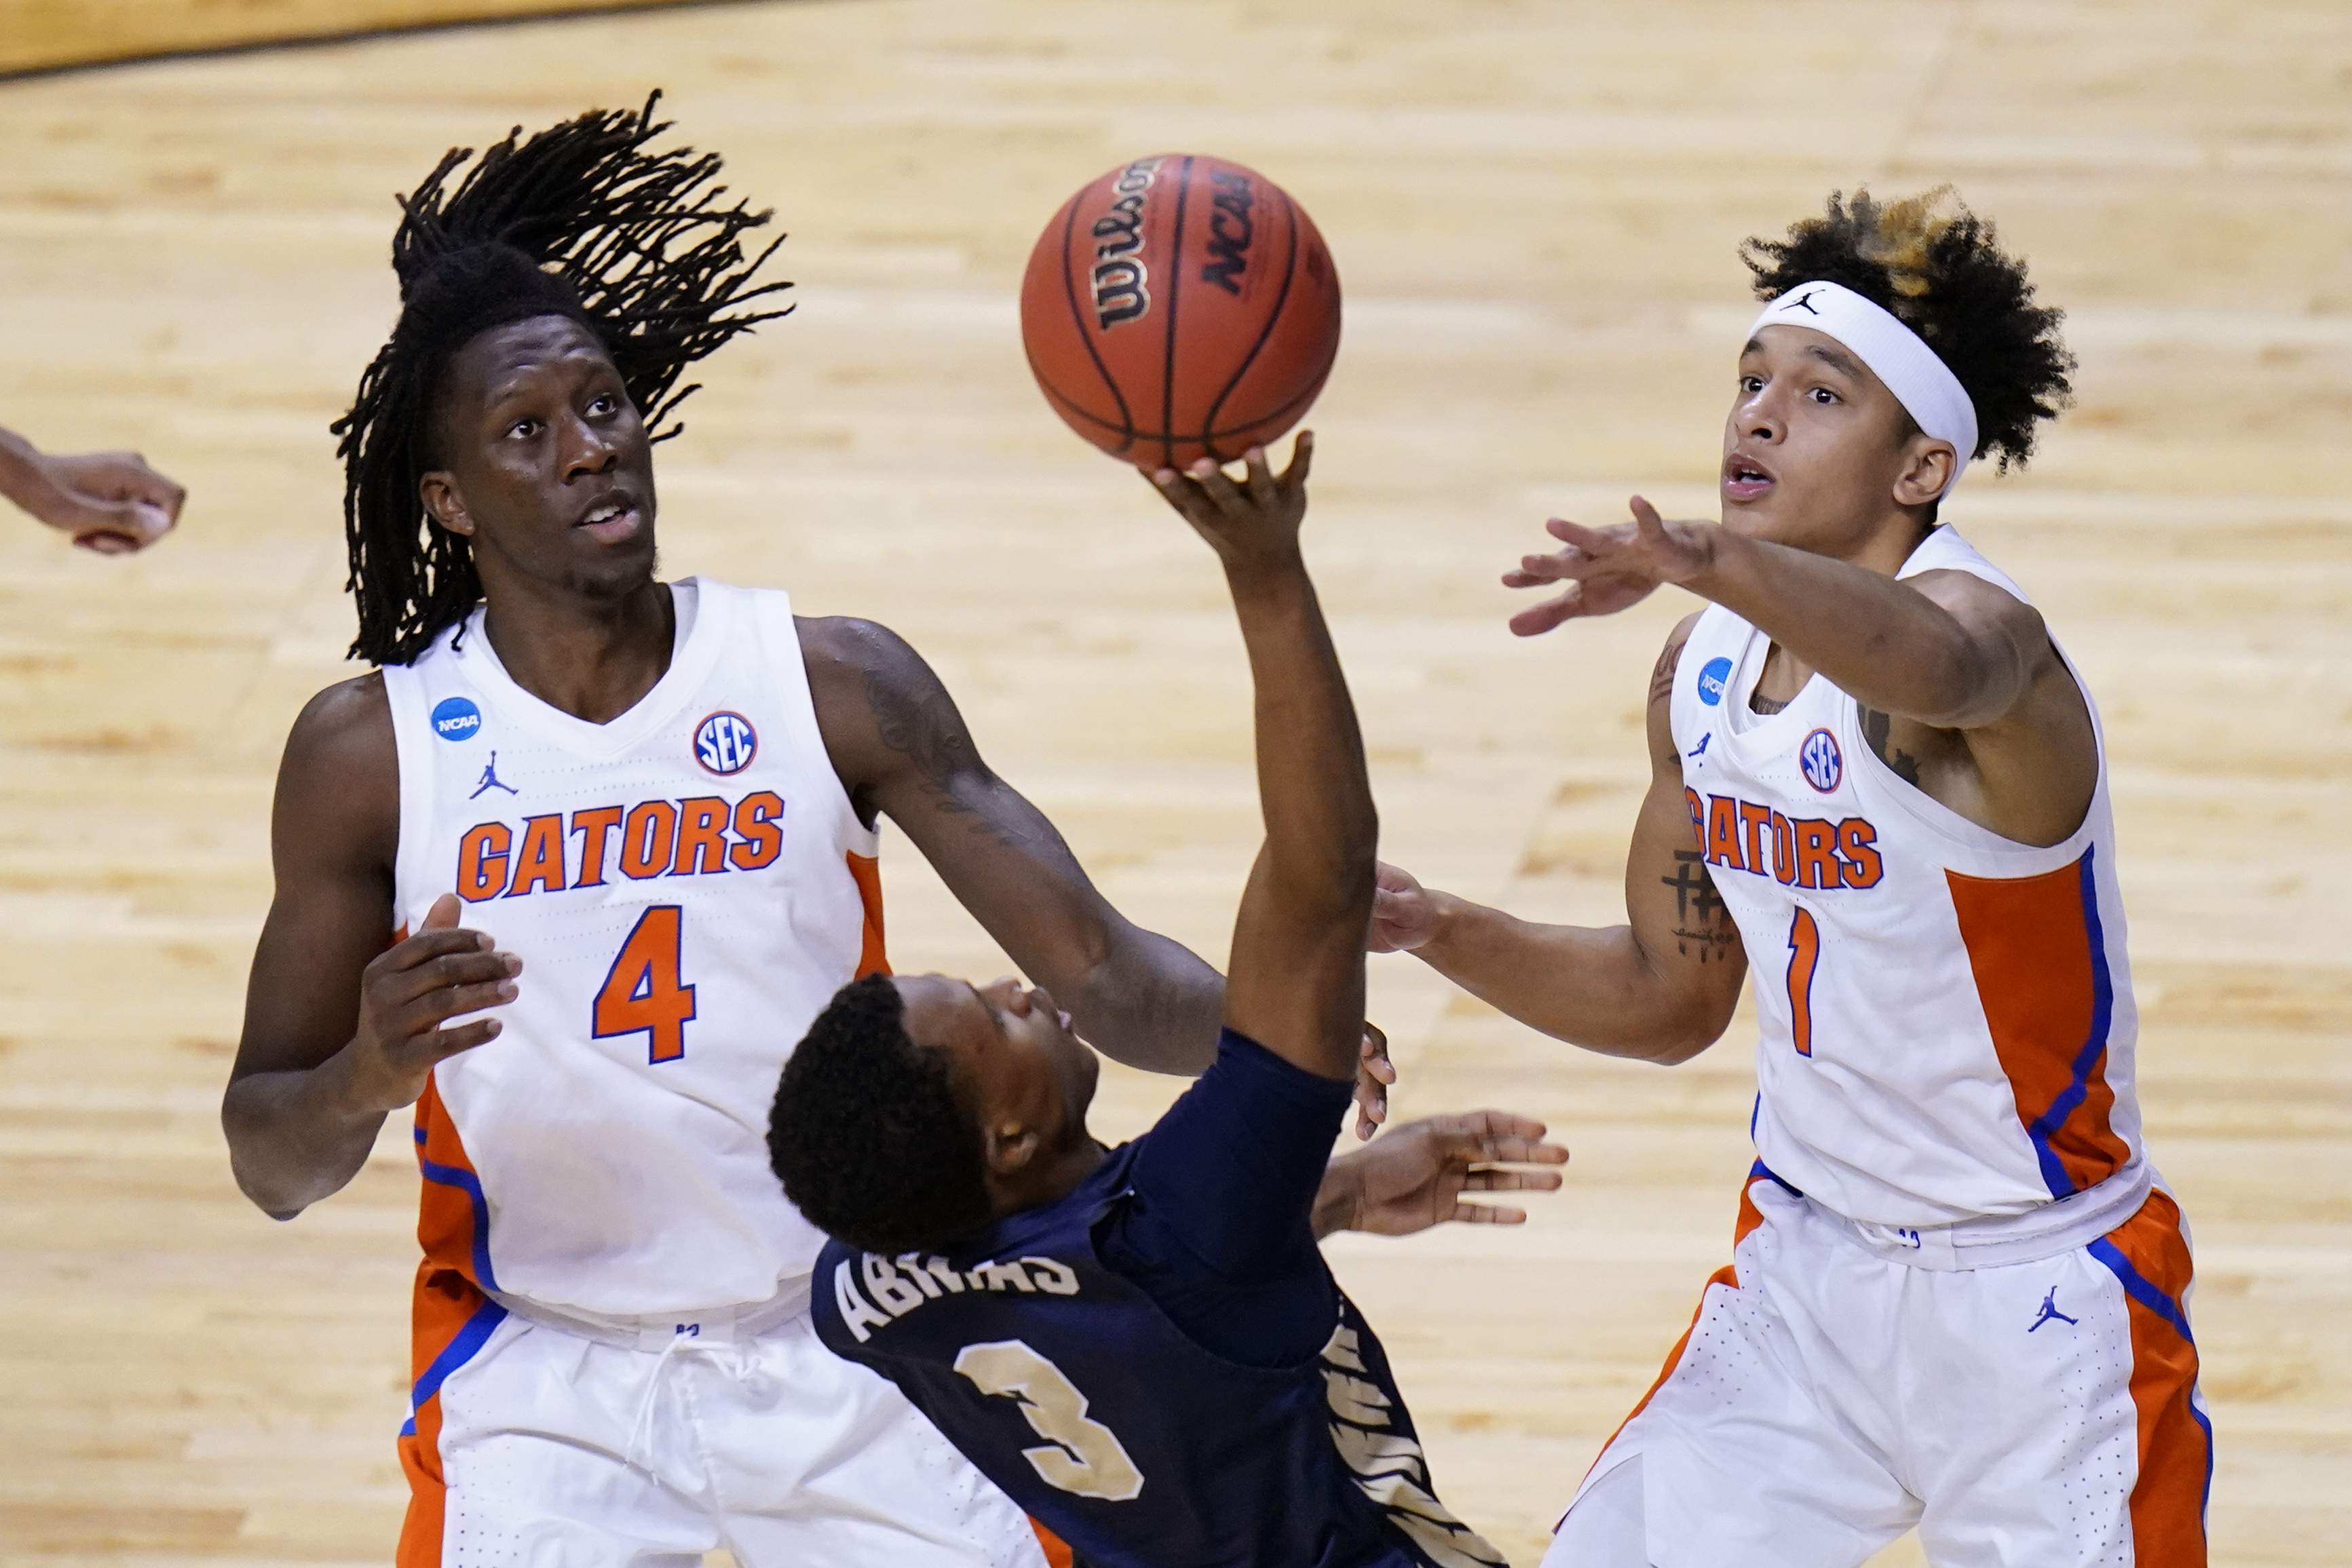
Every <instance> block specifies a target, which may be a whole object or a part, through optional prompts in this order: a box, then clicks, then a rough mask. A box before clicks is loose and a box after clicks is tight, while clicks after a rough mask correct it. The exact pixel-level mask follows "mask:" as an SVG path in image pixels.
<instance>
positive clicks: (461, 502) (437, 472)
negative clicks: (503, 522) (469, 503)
mask: <svg viewBox="0 0 2352 1568" xmlns="http://www.w3.org/2000/svg"><path fill="white" fill-rule="evenodd" d="M416 495H417V498H418V499H419V500H421V501H423V502H424V503H425V513H426V515H427V516H429V517H432V519H433V520H434V521H435V522H436V523H438V524H440V525H441V526H442V527H443V528H446V529H447V530H448V531H449V532H451V533H453V534H466V535H468V536H470V535H471V534H472V533H473V531H474V518H473V515H472V514H471V513H469V512H467V510H466V498H465V497H463V496H461V495H459V494H458V493H457V476H456V475H455V474H451V473H449V472H447V471H446V470H444V469H439V468H436V469H434V470H433V471H432V472H431V473H429V474H426V475H425V476H424V477H423V478H421V479H419V480H417V482H416Z"/></svg>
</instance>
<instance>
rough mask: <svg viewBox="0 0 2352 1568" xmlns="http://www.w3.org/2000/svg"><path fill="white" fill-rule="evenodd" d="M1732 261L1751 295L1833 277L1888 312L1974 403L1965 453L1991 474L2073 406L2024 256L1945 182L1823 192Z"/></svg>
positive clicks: (2062, 349)
mask: <svg viewBox="0 0 2352 1568" xmlns="http://www.w3.org/2000/svg"><path fill="white" fill-rule="evenodd" d="M1947 199H1949V205H1950V208H1951V210H1950V211H1949V212H1948V213H1946V212H1943V211H1941V209H1942V208H1943V207H1944V206H1945V205H1946V202H1947ZM1739 259H1740V260H1742V261H1744V262H1746V263H1747V264H1748V270H1749V271H1750V272H1752V273H1754V274H1755V275H1756V297H1757V298H1759V299H1764V300H1771V299H1778V298H1780V296H1781V295H1783V294H1786V293H1787V292H1789V290H1790V289H1792V288H1795V287H1799V286H1800V285H1802V284H1806V283H1835V284H1840V285H1843V287H1847V288H1851V289H1853V291H1854V292H1855V293H1856V294H1859V295H1861V296H1862V297H1863V298H1865V299H1867V300H1869V301H1871V302H1872V303H1873V304H1874V305H1877V306H1879V307H1880V308H1883V309H1885V310H1888V311H1890V312H1892V313H1893V314H1894V316H1895V319H1897V320H1900V321H1901V322H1902V323H1903V324H1904V325H1905V326H1906V327H1908V328H1910V329H1911V330H1913V331H1914V332H1916V333H1917V334H1918V335H1919V336H1920V337H1921V338H1922V339H1924V340H1926V341H1927V346H1928V347H1929V348H1930V349H1932V350H1935V352H1936V357H1937V359H1939V360H1941V361H1944V364H1945V366H1946V367H1947V368H1948V369H1949V370H1950V371H1951V372H1952V374H1953V375H1954V376H1956V377H1958V380H1959V383H1960V388H1961V390H1962V391H1963V392H1967V393H1968V394H1969V402H1972V403H1974V404H1975V405H1976V412H1977V449H1976V450H1975V451H1974V452H1972V453H1970V454H1969V456H1971V457H1983V456H1987V455H1997V456H1998V458H1999V460H2000V472H2002V473H2007V472H2008V471H2009V469H2010V468H2011V466H2012V465H2019V466H2021V465H2023V464H2024V463H2025V461H2026V459H2027V458H2029V457H2030V456H2032V453H2033V437H2034V427H2035V425H2036V424H2037V423H2039V422H2040V421H2042V420H2045V419H2053V418H2055V417H2056V416H2057V413H2058V411H2059V410H2060V409H2063V408H2064V407H2066V406H2067V405H2068V404H2069V403H2070V402H2073V401H2074V386H2073V383H2072V382H2070V381H2069V380H2068V379H2067V377H2068V372H2070V371H2073V370H2074V355H2072V354H2070V353H2068V352H2067V351H2066V346H2065V344H2064V343H2063V342H2061V341H2060V340H2059V337H2058V326H2059V323H2060V321H2061V320H2063V319H2064V315H2065V313H2064V312H2063V311H2061V310H2056V309H2053V308H2049V307H2047V306H2042V305H2036V304H2035V303H2034V302H2033V285H2032V284H2031V283H2029V282H2027V281H2026V277H2025V263H2023V262H2022V261H2020V260H2018V259H2017V258H2015V257H2013V256H2006V255H2004V254H2002V252H2001V250H2000V243H1999V237H1998V236H1997V235H1995V234H1994V232H1993V226H1992V225H1991V223H1990V222H1989V221H1988V220H1986V219H1983V218H1980V217H1979V216H1977V215H1976V214H1974V213H1972V212H1970V211H1969V209H1968V208H1967V206H1966V205H1964V204H1962V203H1961V202H1960V201H1959V199H1958V196H1956V195H1954V194H1953V192H1952V188H1951V187H1950V186H1949V185H1938V186H1937V187H1936V188H1935V189H1934V190H1932V191H1928V192H1926V193H1922V194H1920V195H1916V196H1913V197H1910V198H1909V199H1907V200H1905V201H1900V202H1895V203H1891V204H1881V203H1880V202H1879V201H1878V200H1876V199H1875V198H1874V197H1873V196H1872V195H1871V193H1869V192H1868V191H1867V190H1857V191H1856V192H1854V193H1853V196H1852V198H1851V199H1849V198H1847V197H1846V196H1845V194H1844V193H1843V192H1833V193H1831V196H1830V200H1829V206H1828V209H1827V210H1826V211H1825V212H1824V213H1823V214H1822V215H1821V216H1820V217H1817V218H1806V219H1803V220H1802V221H1801V222H1799V223H1796V224H1792V225H1790V228H1789V237H1788V238H1787V239H1784V240H1769V239H1754V238H1751V239H1748V240H1747V241H1745V242H1743V243H1742V244H1741V246H1740V247H1739Z"/></svg>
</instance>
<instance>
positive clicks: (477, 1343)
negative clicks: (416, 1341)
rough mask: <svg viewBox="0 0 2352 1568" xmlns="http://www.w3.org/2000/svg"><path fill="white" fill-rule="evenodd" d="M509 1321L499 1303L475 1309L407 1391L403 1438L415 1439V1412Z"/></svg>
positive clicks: (493, 1302) (491, 1302) (485, 1304)
mask: <svg viewBox="0 0 2352 1568" xmlns="http://www.w3.org/2000/svg"><path fill="white" fill-rule="evenodd" d="M506 1321H507V1310H506V1309H505V1308H504V1307H502V1306H500V1305H499V1304H498V1302H496V1301H484V1302H483V1303H482V1304H481V1305H480V1306H478V1307H476V1308H475V1309H474V1315H473V1316H472V1317H470V1318H467V1320H466V1326H465V1327H463V1328H461V1329H459V1330H458V1331H457V1333H456V1334H455V1335H454V1336H452V1337H451V1339H450V1341H449V1343H447V1344H446V1345H444V1346H443V1347H442V1348H441V1354H439V1355H436V1356H435V1357H434V1358H433V1364H432V1365H430V1366H428V1367H426V1368H425V1375H424V1376H422V1377H420V1378H418V1379H417V1380H416V1385H415V1387H413V1388H411V1389H410V1390H409V1391H408V1419H407V1420H405V1421H404V1422H402V1423H401V1426H400V1435H401V1436H402V1437H415V1436H416V1412H417V1411H419V1410H422V1409H423V1408H425V1405H426V1404H427V1403H428V1402H429V1401H430V1400H431V1399H432V1398H433V1396H435V1395H436V1394H438V1393H440V1392H441V1385H443V1384H444V1383H446V1382H447V1381H449V1375H450V1374H451V1373H453V1372H455V1371H457V1369H458V1368H459V1367H461V1366H463V1365H465V1364H467V1362H469V1361H471V1360H473V1359H474V1357H475V1356H476V1355H478V1354H480V1353H481V1349H482V1346H484V1345H485V1344H488V1343H489V1339H490V1335H491V1334H492V1333H495V1332H496V1331H497V1329H498V1326H499V1324H500V1323H502V1322H506Z"/></svg>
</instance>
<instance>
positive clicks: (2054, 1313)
mask: <svg viewBox="0 0 2352 1568" xmlns="http://www.w3.org/2000/svg"><path fill="white" fill-rule="evenodd" d="M2053 1318H2055V1319H2057V1320H2058V1321H2059V1322H2062V1323H2070V1324H2071V1323H2073V1322H2074V1319H2073V1318H2070V1317H2068V1316H2067V1315H2066V1314H2065V1313H2063V1312H2060V1311H2059V1310H2058V1287H2057V1286H2055V1285H2053V1286H2051V1287H2050V1293H2049V1294H2048V1295H2046V1296H2044V1297H2042V1315H2041V1316H2040V1317H2038V1318H2036V1319H2034V1320H2033V1321H2032V1322H2031V1323H2029V1324H2027V1325H2026V1329H2025V1332H2026V1333H2032V1332H2033V1331H2034V1330H2035V1329H2038V1328H2040V1327H2041V1326H2042V1324H2043V1323H2046V1322H2050V1320H2051V1319H2053Z"/></svg>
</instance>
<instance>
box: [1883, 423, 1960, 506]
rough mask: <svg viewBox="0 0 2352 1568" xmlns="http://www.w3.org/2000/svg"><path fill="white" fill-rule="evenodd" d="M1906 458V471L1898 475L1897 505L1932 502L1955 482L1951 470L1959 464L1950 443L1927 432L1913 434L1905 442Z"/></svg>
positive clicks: (1927, 503)
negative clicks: (1946, 487) (1939, 439)
mask: <svg viewBox="0 0 2352 1568" xmlns="http://www.w3.org/2000/svg"><path fill="white" fill-rule="evenodd" d="M1903 458H1904V462H1903V471H1902V472H1901V473H1899V474H1897V475H1896V476H1895V505H1896V506H1898V507H1925V506H1929V505H1932V504H1933V503H1934V502H1935V501H1936V499H1937V497H1940V496H1942V495H1943V493H1944V487H1945V486H1948V485H1949V484H1950V483H1951V482H1952V470H1953V468H1954V467H1955V466H1957V465H1958V463H1959V457H1958V455H1957V454H1955V453H1954V452H1953V450H1952V444H1951V443H1950V442H1948V441H1938V440H1937V439H1936V438H1935V437H1934V436H1932V435H1927V434H1919V435H1914V436H1913V437H1911V439H1910V440H1909V441H1906V442H1905V443H1904V445H1903Z"/></svg>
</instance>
